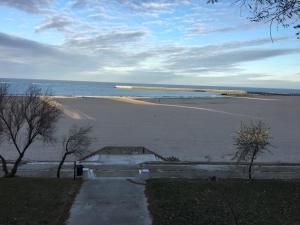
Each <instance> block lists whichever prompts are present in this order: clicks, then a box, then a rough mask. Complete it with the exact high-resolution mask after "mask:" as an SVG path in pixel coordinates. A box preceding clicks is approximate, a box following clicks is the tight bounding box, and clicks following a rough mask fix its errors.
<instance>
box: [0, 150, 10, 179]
mask: <svg viewBox="0 0 300 225" xmlns="http://www.w3.org/2000/svg"><path fill="white" fill-rule="evenodd" d="M0 159H1V164H2V170H3V172H4V176H5V177H7V175H8V170H7V163H6V160H5V159H4V157H3V156H2V155H1V154H0Z"/></svg>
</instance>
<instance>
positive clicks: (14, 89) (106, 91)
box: [0, 78, 300, 98]
mask: <svg viewBox="0 0 300 225" xmlns="http://www.w3.org/2000/svg"><path fill="white" fill-rule="evenodd" d="M0 82H1V83H7V84H9V87H10V92H11V93H12V94H14V95H22V94H23V93H24V91H25V90H26V89H27V88H28V87H29V86H30V85H36V86H38V87H40V88H42V89H43V90H44V91H46V90H48V91H50V92H51V94H52V95H56V96H132V97H152V98H162V97H221V95H220V94H218V93H208V92H185V91H164V90H162V91H161V90H137V89H118V88H114V86H115V85H142V86H163V87H180V88H182V87H190V88H213V89H231V90H248V91H260V92H268V93H271V92H273V93H288V94H300V89H275V88H251V87H246V88H245V87H216V86H187V85H165V84H160V85H157V84H132V83H106V82H87V81H58V80H29V79H10V78H0Z"/></svg>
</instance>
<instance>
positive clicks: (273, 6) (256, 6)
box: [207, 0, 300, 38]
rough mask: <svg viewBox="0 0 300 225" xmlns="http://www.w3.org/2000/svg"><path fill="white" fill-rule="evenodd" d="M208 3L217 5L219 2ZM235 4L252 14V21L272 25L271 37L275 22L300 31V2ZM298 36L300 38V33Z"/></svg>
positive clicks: (277, 0)
mask: <svg viewBox="0 0 300 225" xmlns="http://www.w3.org/2000/svg"><path fill="white" fill-rule="evenodd" d="M207 2H208V3H216V2H218V0H208V1H207ZM234 3H235V4H238V5H240V7H241V8H242V9H243V8H246V9H247V10H248V11H249V12H250V14H251V16H250V17H249V20H250V21H253V22H268V23H270V36H271V37H272V34H271V32H272V25H273V24H274V22H275V23H276V24H277V25H282V26H283V27H289V26H293V27H294V28H295V29H300V23H299V22H300V21H299V20H300V0H235V1H234ZM296 35H297V37H298V38H300V32H297V33H296Z"/></svg>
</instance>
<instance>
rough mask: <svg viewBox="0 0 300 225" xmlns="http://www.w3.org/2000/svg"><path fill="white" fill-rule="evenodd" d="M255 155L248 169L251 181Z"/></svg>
mask: <svg viewBox="0 0 300 225" xmlns="http://www.w3.org/2000/svg"><path fill="white" fill-rule="evenodd" d="M254 157H255V155H254V154H253V156H252V158H251V161H250V164H249V169H248V178H249V180H250V181H251V180H252V166H253V162H254Z"/></svg>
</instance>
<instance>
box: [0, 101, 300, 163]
mask: <svg viewBox="0 0 300 225" xmlns="http://www.w3.org/2000/svg"><path fill="white" fill-rule="evenodd" d="M58 102H59V103H60V105H61V107H63V109H64V116H63V117H62V118H61V119H60V121H59V122H58V124H57V128H58V129H57V132H56V137H57V140H56V142H55V143H54V144H53V145H44V144H42V143H40V142H37V143H35V144H34V145H33V146H32V147H31V149H30V150H28V152H27V153H26V155H25V159H26V160H42V161H55V160H58V159H59V158H60V157H61V154H62V152H61V151H62V145H61V139H62V137H63V135H64V134H66V133H67V131H68V128H69V127H70V126H72V124H76V125H91V126H93V133H92V136H93V137H94V138H95V141H94V142H93V145H92V146H91V147H90V149H89V151H90V152H93V151H96V150H99V149H100V148H102V147H105V146H144V147H146V148H148V149H150V150H152V151H155V152H156V153H158V154H160V155H162V156H164V157H167V156H175V157H178V158H179V159H181V160H190V161H226V162H227V161H230V160H231V158H232V156H233V153H234V152H235V146H234V145H233V137H234V134H235V131H236V130H237V129H238V128H239V127H240V123H241V121H250V120H256V119H261V120H263V121H264V122H265V123H267V125H268V126H269V127H270V128H271V136H272V140H271V142H272V145H273V147H271V148H270V150H271V152H270V153H266V154H264V155H261V156H260V157H259V158H258V159H257V161H261V162H299V161H300V97H299V96H273V97H272V96H267V97H266V96H262V97H253V98H252V97H220V98H190V99H144V98H129V97H102V98H101V97H98V98H91V97H82V98H62V97H61V98H58ZM0 152H1V153H3V155H5V157H7V158H8V159H14V157H15V154H14V153H15V151H14V150H12V149H11V147H10V145H8V144H7V143H3V144H2V145H1V147H0Z"/></svg>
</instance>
